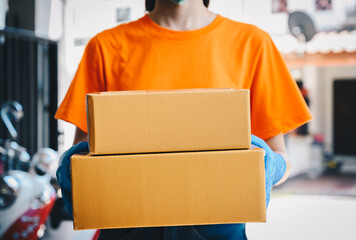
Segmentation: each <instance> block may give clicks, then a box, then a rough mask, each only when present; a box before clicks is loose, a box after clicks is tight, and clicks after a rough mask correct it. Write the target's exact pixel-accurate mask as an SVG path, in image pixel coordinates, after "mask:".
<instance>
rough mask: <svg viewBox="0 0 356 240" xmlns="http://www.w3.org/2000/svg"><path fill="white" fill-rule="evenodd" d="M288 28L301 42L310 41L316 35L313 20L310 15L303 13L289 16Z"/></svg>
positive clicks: (297, 12)
mask: <svg viewBox="0 0 356 240" xmlns="http://www.w3.org/2000/svg"><path fill="white" fill-rule="evenodd" d="M288 27H289V31H290V33H291V34H292V35H293V36H294V37H296V38H297V39H298V40H299V41H301V42H308V41H310V40H311V39H312V38H313V37H314V35H315V34H316V30H315V25H314V23H313V20H312V19H311V18H310V17H309V15H307V14H306V13H304V12H301V11H295V12H292V13H291V14H289V17H288Z"/></svg>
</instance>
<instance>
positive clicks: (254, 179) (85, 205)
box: [71, 149, 266, 230]
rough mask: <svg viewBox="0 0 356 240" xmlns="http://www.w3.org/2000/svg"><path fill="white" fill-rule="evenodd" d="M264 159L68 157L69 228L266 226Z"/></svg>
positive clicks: (248, 153)
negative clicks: (71, 203)
mask: <svg viewBox="0 0 356 240" xmlns="http://www.w3.org/2000/svg"><path fill="white" fill-rule="evenodd" d="M263 158H264V152H263V150H261V149H254V150H223V151H202V152H181V153H156V154H131V155H110V156H89V155H86V156H81V155H75V156H73V157H72V161H71V162H72V190H73V215H74V228H75V229H77V230H79V229H104V228H130V227H150V226H172V225H198V224H217V223H241V222H265V220H266V208H265V206H266V202H265V184H264V160H263Z"/></svg>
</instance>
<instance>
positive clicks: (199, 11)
mask: <svg viewBox="0 0 356 240" xmlns="http://www.w3.org/2000/svg"><path fill="white" fill-rule="evenodd" d="M148 16H149V17H150V18H151V19H152V21H154V22H155V23H157V24H158V25H160V26H162V27H165V28H169V29H172V30H177V31H188V30H195V29H199V28H202V27H205V26H207V25H208V24H210V23H211V22H212V21H213V20H214V19H215V17H216V14H214V13H212V12H210V11H209V10H208V9H207V8H206V7H205V6H204V4H203V1H202V0H186V1H185V2H183V3H182V4H175V3H173V2H172V1H170V0H156V6H155V9H154V10H153V11H152V12H150V13H149V14H148Z"/></svg>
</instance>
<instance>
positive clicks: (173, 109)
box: [87, 89, 250, 155]
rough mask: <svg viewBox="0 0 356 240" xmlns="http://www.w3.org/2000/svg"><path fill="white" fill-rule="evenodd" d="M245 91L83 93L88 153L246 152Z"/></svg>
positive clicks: (247, 139) (247, 95) (246, 109)
mask: <svg viewBox="0 0 356 240" xmlns="http://www.w3.org/2000/svg"><path fill="white" fill-rule="evenodd" d="M249 102H250V98H249V91H248V90H235V89H194V90H169V91H122V92H102V93H93V94H88V95H87V113H88V133H89V145H90V151H91V153H92V154H93V155H100V154H122V153H145V152H146V153H149V152H176V151H198V150H222V149H248V148H250V104H249Z"/></svg>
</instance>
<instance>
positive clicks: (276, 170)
mask: <svg viewBox="0 0 356 240" xmlns="http://www.w3.org/2000/svg"><path fill="white" fill-rule="evenodd" d="M146 2H147V3H148V4H147V6H148V7H152V6H155V7H154V9H153V10H152V11H151V12H150V13H149V14H147V15H145V16H144V17H143V18H141V19H139V20H137V21H134V22H130V23H127V24H122V25H119V26H117V27H115V28H113V29H109V30H106V31H104V32H102V33H99V34H98V35H96V36H95V37H94V38H93V39H92V40H91V41H90V42H89V43H88V45H87V47H86V50H85V53H84V55H83V58H82V61H81V63H80V65H79V67H78V70H77V73H76V75H75V77H74V79H73V81H72V84H71V86H70V88H69V90H68V92H67V95H66V97H65V99H64V100H63V102H62V104H61V106H60V107H59V109H58V111H57V114H56V118H58V119H62V120H65V121H68V122H71V123H73V124H75V125H76V126H77V128H76V133H75V138H74V144H77V143H79V142H82V141H84V142H85V143H83V142H82V143H80V144H79V145H74V146H73V147H72V148H71V149H70V150H69V151H67V152H66V153H65V154H64V155H63V156H62V157H61V162H60V167H59V168H58V171H57V177H58V180H59V183H60V184H61V187H62V191H63V192H64V200H65V201H66V205H67V206H68V207H69V208H70V207H71V200H70V188H69V187H68V186H70V173H69V167H68V166H69V164H68V163H69V161H70V160H69V159H70V156H71V155H72V154H74V153H76V152H80V151H81V150H83V149H87V143H86V141H87V133H86V129H87V126H86V114H85V95H86V94H87V93H90V92H98V91H120V90H139V89H184V88H237V89H250V91H251V127H252V134H254V135H256V136H258V137H260V138H257V137H255V136H253V137H252V143H253V144H255V145H258V146H260V147H262V148H264V149H265V150H266V158H265V165H266V198H267V203H268V202H269V194H270V191H271V188H272V186H273V185H274V184H276V183H277V182H283V181H284V180H285V179H286V178H287V177H288V174H289V164H288V156H287V154H286V152H285V145H284V139H283V134H284V133H286V132H288V131H290V130H292V129H294V128H296V127H298V126H300V125H302V124H304V123H305V122H307V121H309V120H310V119H311V115H310V113H309V111H308V108H307V106H306V104H305V102H304V100H303V98H302V96H301V94H300V93H299V91H298V88H297V85H296V83H295V82H294V80H293V79H292V78H291V76H290V74H289V71H288V69H287V67H286V66H285V63H284V61H283V59H282V57H281V55H280V54H279V52H278V51H277V49H276V47H275V46H274V44H273V42H272V40H271V38H270V37H269V35H268V34H267V33H265V32H263V31H262V30H260V29H258V28H256V27H255V26H252V25H248V24H243V23H238V22H235V21H232V20H229V19H227V18H224V17H222V16H220V15H217V14H215V13H213V12H210V11H209V10H208V8H207V6H208V1H202V0H185V1H184V0H183V1H182V0H180V1H179V0H157V1H156V3H155V4H153V3H152V1H146ZM262 139H264V140H265V141H264V140H262ZM66 196H68V197H66ZM99 239H246V235H245V224H222V225H209V226H207V225H206V226H184V227H160V228H137V229H117V230H102V231H101V234H100V237H99Z"/></svg>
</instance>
